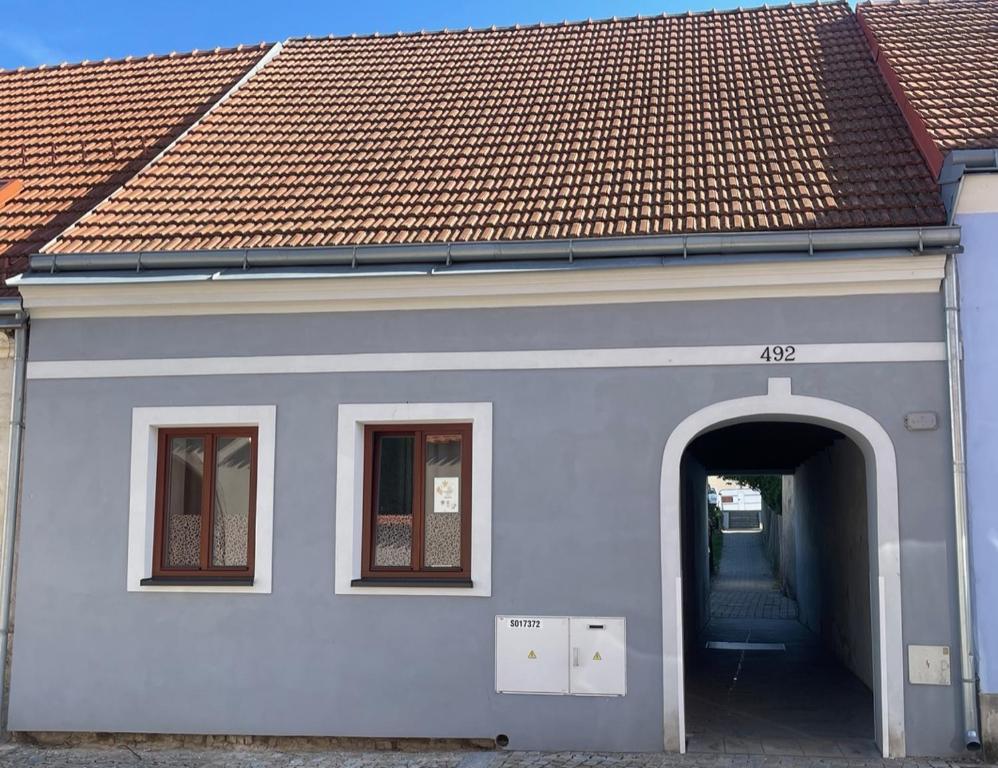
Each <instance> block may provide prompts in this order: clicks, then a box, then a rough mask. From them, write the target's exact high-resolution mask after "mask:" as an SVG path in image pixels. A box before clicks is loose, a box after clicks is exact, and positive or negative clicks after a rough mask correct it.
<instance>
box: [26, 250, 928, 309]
mask: <svg viewBox="0 0 998 768" xmlns="http://www.w3.org/2000/svg"><path fill="white" fill-rule="evenodd" d="M944 265H945V256H944V255H931V256H926V255H921V256H889V257H888V256H885V257H879V258H851V259H850V258H843V259H815V260H814V261H780V262H762V263H724V264H711V265H685V264H684V265H681V266H672V267H668V268H666V267H630V268H620V269H613V268H611V269H598V270H578V271H565V270H552V271H543V270H540V271H522V272H519V271H510V272H492V273H481V274H468V273H463V274H462V273H445V274H434V275H405V276H393V275H370V276H360V275H340V276H329V277H309V278H291V277H286V276H285V277H280V278H275V279H251V280H246V279H227V278H225V277H222V278H220V279H213V276H212V275H208V274H205V275H200V276H196V275H192V276H190V277H185V278H170V279H163V278H153V279H149V280H145V279H143V278H141V277H139V278H133V279H127V280H114V279H94V280H93V281H92V282H91V281H90V280H89V279H66V278H60V279H53V280H52V281H49V282H31V281H30V280H28V281H23V282H20V283H19V284H18V288H19V290H20V291H21V295H22V296H23V299H24V306H25V308H26V309H27V310H28V311H29V312H30V314H31V316H32V317H34V318H84V317H145V316H174V315H219V314H269V313H278V314H281V313H283V314H287V313H300V312H356V311H370V310H400V309H407V310H413V309H459V308H485V307H523V306H559V305H573V304H574V305H579V304H615V303H636V302H657V301H704V300H721V299H754V298H781V297H807V296H845V295H863V294H890V293H936V292H938V291H939V287H940V283H941V281H942V278H943V269H944Z"/></svg>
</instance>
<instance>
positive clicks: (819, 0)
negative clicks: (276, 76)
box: [287, 0, 850, 43]
mask: <svg viewBox="0 0 998 768" xmlns="http://www.w3.org/2000/svg"><path fill="white" fill-rule="evenodd" d="M833 5H844V6H846V7H847V8H849V7H850V6H849V0H805V2H794V1H793V0H790V2H788V3H779V4H776V5H773V4H770V3H763V4H762V5H754V6H750V7H747V8H746V7H743V6H740V5H739V6H738V7H736V8H721V9H717V8H710V9H708V10H704V11H678V12H675V13H665V12H664V13H656V14H640V13H639V14H635V15H634V16H608V17H606V18H602V19H593V18H588V19H578V20H575V21H569V20H568V19H565V20H564V21H555V22H546V21H539V22H536V23H534V24H508V25H506V26H497V25H495V24H493V25H492V26H489V27H465V28H461V29H450V28H448V27H444V28H443V29H431V30H426V29H420V30H409V31H403V30H398V31H395V32H387V33H386V32H368V33H366V34H358V33H356V32H355V33H352V34H343V35H321V36H318V37H316V36H314V35H304V36H298V37H289V38H288V40H287V42H288V43H299V42H315V41H319V40H370V39H374V38H379V39H380V38H393V37H430V36H438V35H466V34H475V33H486V32H523V31H525V30H529V29H550V28H567V27H583V26H588V25H595V24H624V23H628V22H633V21H650V20H654V19H678V18H682V17H684V16H685V17H690V16H725V15H732V14H739V13H741V14H746V13H754V12H758V11H783V10H790V9H793V8H813V7H815V6H833Z"/></svg>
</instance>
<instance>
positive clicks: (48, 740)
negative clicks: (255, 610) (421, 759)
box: [10, 731, 496, 752]
mask: <svg viewBox="0 0 998 768" xmlns="http://www.w3.org/2000/svg"><path fill="white" fill-rule="evenodd" d="M10 738H11V741H13V742H15V743H18V744H30V745H32V746H40V747H82V746H95V747H138V746H141V747H143V748H145V749H192V748H193V749H197V748H210V749H223V750H224V749H233V748H238V749H246V748H250V749H260V750H280V751H291V752H311V751H316V752H319V751H322V752H328V751H350V752H372V751H395V752H453V751H469V752H481V751H486V750H495V749H496V742H495V739H419V738H388V737H386V738H373V737H350V736H346V737H340V736H234V735H230V736H220V735H201V734H165V733H100V732H96V733H95V732H79V731H14V732H11V734H10Z"/></svg>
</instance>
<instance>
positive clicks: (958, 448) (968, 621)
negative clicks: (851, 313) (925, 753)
mask: <svg viewBox="0 0 998 768" xmlns="http://www.w3.org/2000/svg"><path fill="white" fill-rule="evenodd" d="M943 286H944V288H943V290H944V292H945V298H946V353H947V354H946V357H947V364H948V369H949V371H948V372H949V403H950V435H951V440H952V450H953V516H954V524H955V528H956V531H955V534H956V570H957V599H958V609H959V618H960V684H961V688H962V694H963V726H964V744H965V745H966V747H967V749H968V750H970V751H972V752H973V751H977V750H979V749H980V748H981V737H980V731H979V730H978V711H977V665H976V659H975V658H974V645H973V643H974V640H973V638H974V615H973V609H972V606H971V597H970V553H969V533H968V524H967V463H966V461H967V459H966V454H965V446H964V429H963V375H962V371H961V363H962V358H963V355H962V349H963V346H962V342H961V340H960V292H959V285H958V282H957V274H956V258H955V257H954V256H952V255H950V256H948V257H947V258H946V277H945V279H944V280H943Z"/></svg>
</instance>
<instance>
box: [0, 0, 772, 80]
mask: <svg viewBox="0 0 998 768" xmlns="http://www.w3.org/2000/svg"><path fill="white" fill-rule="evenodd" d="M778 1H779V0H778ZM762 2H763V0H617V1H616V2H614V1H612V0H493V2H487V3H486V2H447V0H408V2H406V1H405V0H352V2H342V3H341V2H332V1H328V0H327V1H326V2H323V0H242V2H238V1H237V0H0V67H3V68H12V67H19V66H28V67H34V66H37V65H39V64H58V63H60V62H63V61H82V60H83V59H104V58H107V57H111V58H120V57H123V56H128V55H136V56H138V55H144V54H147V53H169V52H170V51H188V50H191V49H193V48H202V49H203V48H214V47H216V46H219V45H221V46H230V45H236V44H237V43H258V42H260V41H261V40H266V41H268V42H272V41H277V40H283V39H285V38H287V37H294V36H302V35H309V34H310V35H313V36H316V37H318V36H323V35H329V34H337V35H347V34H351V33H354V32H356V33H360V34H364V33H370V32H396V31H398V30H400V29H401V30H419V29H442V28H444V27H449V28H464V27H469V26H473V27H487V26H490V25H492V24H497V25H500V26H504V25H509V24H515V23H522V24H532V23H536V22H538V21H546V22H556V21H561V20H563V19H585V18H590V17H591V18H605V17H608V16H633V15H635V14H638V13H640V14H656V13H663V12H669V13H678V12H682V11H686V10H706V9H709V8H714V7H716V8H730V7H734V6H736V5H740V4H741V5H746V6H750V5H761V4H762Z"/></svg>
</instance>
